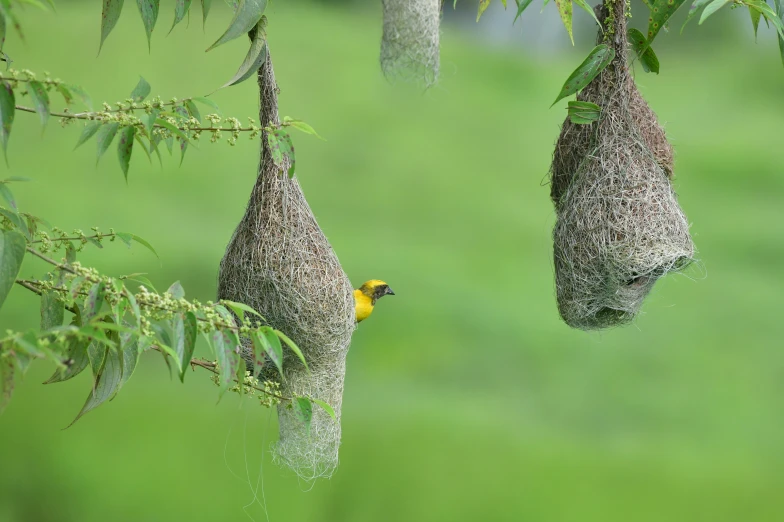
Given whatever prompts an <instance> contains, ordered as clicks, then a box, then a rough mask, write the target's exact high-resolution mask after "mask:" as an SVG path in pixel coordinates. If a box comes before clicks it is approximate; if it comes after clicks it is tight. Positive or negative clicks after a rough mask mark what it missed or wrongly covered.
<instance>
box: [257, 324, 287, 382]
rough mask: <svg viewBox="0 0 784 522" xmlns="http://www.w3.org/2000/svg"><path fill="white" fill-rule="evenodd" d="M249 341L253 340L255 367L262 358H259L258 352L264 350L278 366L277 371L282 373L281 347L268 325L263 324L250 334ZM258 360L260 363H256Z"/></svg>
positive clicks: (258, 366)
mask: <svg viewBox="0 0 784 522" xmlns="http://www.w3.org/2000/svg"><path fill="white" fill-rule="evenodd" d="M251 341H253V352H254V357H255V359H256V360H255V361H254V365H255V366H256V367H257V369H258V368H260V367H261V366H262V364H263V358H261V359H260V354H261V352H264V353H265V354H267V356H268V357H269V359H270V360H271V361H272V363H273V364H274V365H275V366H276V367H277V368H278V372H280V374H281V375H283V347H282V346H281V344H280V339H279V338H278V336H277V335H276V334H275V331H274V330H273V329H272V328H270V327H269V326H264V327H262V328H261V329H259V331H258V332H255V333H254V334H253V335H251ZM259 360H261V361H262V364H258V361H259Z"/></svg>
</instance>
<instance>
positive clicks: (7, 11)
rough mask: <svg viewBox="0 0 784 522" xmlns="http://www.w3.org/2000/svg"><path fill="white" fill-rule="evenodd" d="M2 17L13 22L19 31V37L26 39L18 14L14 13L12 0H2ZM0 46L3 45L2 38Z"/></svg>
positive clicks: (0, 1) (0, 7) (0, 0)
mask: <svg viewBox="0 0 784 522" xmlns="http://www.w3.org/2000/svg"><path fill="white" fill-rule="evenodd" d="M0 18H3V19H4V20H6V22H11V25H13V26H14V29H16V32H17V33H19V38H20V39H21V40H24V34H22V26H21V25H20V24H19V20H18V19H17V18H16V14H14V10H13V9H12V6H11V2H10V0H0ZM0 47H2V40H0Z"/></svg>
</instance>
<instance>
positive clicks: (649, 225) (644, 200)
mask: <svg viewBox="0 0 784 522" xmlns="http://www.w3.org/2000/svg"><path fill="white" fill-rule="evenodd" d="M612 5H613V7H612V8H610V9H611V10H610V9H608V8H606V7H604V6H600V7H597V15H598V18H599V20H603V21H604V23H603V25H604V27H605V31H604V32H603V31H600V32H599V38H598V40H599V42H600V43H606V44H607V45H609V46H611V47H612V48H613V49H614V50H615V58H614V60H613V61H612V62H611V63H610V65H609V66H607V67H606V68H605V69H604V70H603V71H602V72H601V73H600V74H599V75H598V76H597V77H596V78H595V79H594V80H593V81H592V82H591V83H590V84H589V85H588V86H587V87H586V88H585V89H583V90H582V91H581V92H580V93H579V94H578V96H577V99H578V100H581V101H588V102H593V103H595V104H597V105H599V106H600V107H601V108H602V112H601V116H600V119H599V121H597V122H594V123H592V124H589V125H579V124H574V123H572V122H571V121H570V120H569V119H568V118H567V119H566V121H565V122H564V124H563V127H562V129H561V135H560V136H559V138H558V142H557V143H556V148H555V153H554V156H553V163H552V167H551V172H550V174H551V178H550V182H551V186H550V194H551V197H552V200H553V203H554V204H555V210H556V215H557V222H556V224H555V229H554V231H553V240H554V245H553V250H554V261H555V281H556V295H557V300H558V310H559V312H560V314H561V317H562V318H563V320H564V321H565V322H566V323H567V324H569V325H570V326H572V327H575V328H580V329H583V330H592V329H600V328H607V327H611V326H616V325H621V324H624V323H628V322H630V321H632V320H633V319H634V318H635V316H636V315H637V313H638V312H639V310H640V307H641V305H642V302H643V300H644V299H645V297H646V296H647V295H648V293H649V292H650V290H651V289H652V287H653V285H654V283H655V282H656V280H657V279H658V278H660V277H662V276H663V275H665V274H667V273H669V272H673V271H678V270H682V269H683V268H685V267H686V266H687V265H688V264H689V263H690V262H691V261H692V258H693V257H694V245H693V243H692V240H691V237H690V235H689V223H688V221H687V219H686V216H685V215H684V213H683V211H682V210H681V208H680V206H679V205H678V201H677V196H676V194H675V192H674V190H673V188H672V185H671V176H672V171H673V154H672V147H671V146H670V144H669V142H668V141H667V138H666V136H665V134H664V131H663V129H662V128H661V126H660V125H659V123H658V121H657V119H656V115H655V114H654V112H653V111H652V110H651V109H650V107H648V104H647V103H646V102H645V100H644V99H643V97H642V95H641V94H640V92H639V91H638V90H637V87H636V85H635V83H634V79H633V78H632V76H631V75H630V73H629V67H628V59H627V52H628V44H627V40H626V16H625V12H624V11H625V2H623V1H621V0H615V1H614V2H613V4H612Z"/></svg>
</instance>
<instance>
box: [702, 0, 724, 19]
mask: <svg viewBox="0 0 784 522" xmlns="http://www.w3.org/2000/svg"><path fill="white" fill-rule="evenodd" d="M730 1H731V0H713V2H711V3H709V4H708V5H707V6H705V9H703V10H702V16H700V21H699V25H702V22H704V21H705V20H707V19H708V17H709V16H710V15H712V14H713V13H715V12H716V11H718V10H719V9H721V8H722V7H724V6H725V5H727V4H729V3H730Z"/></svg>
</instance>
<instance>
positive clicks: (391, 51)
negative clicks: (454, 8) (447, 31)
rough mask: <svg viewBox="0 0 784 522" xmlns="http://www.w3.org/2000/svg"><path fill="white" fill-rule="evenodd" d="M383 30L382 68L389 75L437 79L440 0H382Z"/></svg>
mask: <svg viewBox="0 0 784 522" xmlns="http://www.w3.org/2000/svg"><path fill="white" fill-rule="evenodd" d="M381 5H382V7H383V10H384V34H383V36H382V38H381V69H382V70H383V71H384V74H385V75H386V76H387V77H389V78H393V77H401V78H404V79H413V80H418V81H422V82H423V83H424V84H425V85H426V86H427V87H429V86H431V85H433V84H434V83H436V81H437V80H438V67H439V58H438V53H439V46H438V40H439V25H440V23H441V0H381Z"/></svg>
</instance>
